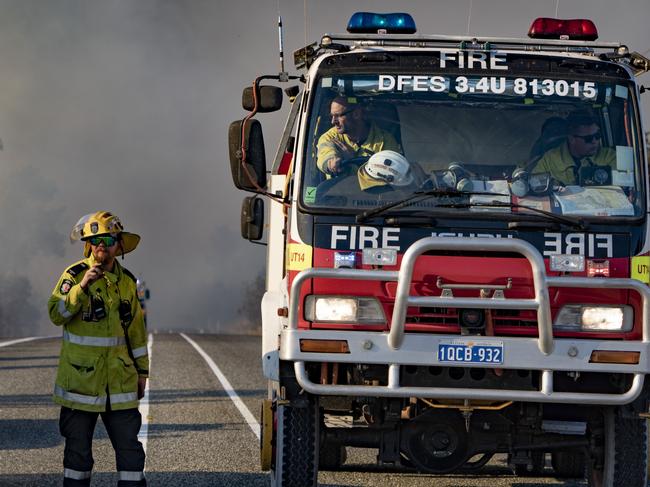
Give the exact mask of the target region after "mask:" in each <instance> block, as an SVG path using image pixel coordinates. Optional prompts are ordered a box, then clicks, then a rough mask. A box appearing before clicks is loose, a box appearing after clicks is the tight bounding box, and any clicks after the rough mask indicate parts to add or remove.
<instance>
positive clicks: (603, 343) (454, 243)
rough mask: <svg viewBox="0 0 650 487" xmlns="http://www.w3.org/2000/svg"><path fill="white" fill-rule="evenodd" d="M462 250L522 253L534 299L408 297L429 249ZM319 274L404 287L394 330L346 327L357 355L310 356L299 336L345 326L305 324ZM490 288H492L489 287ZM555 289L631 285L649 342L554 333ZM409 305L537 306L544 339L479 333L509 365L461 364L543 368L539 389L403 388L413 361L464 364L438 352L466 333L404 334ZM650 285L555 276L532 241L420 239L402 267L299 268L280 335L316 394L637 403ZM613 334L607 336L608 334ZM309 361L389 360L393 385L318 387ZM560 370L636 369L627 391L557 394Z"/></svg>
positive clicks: (335, 334)
mask: <svg viewBox="0 0 650 487" xmlns="http://www.w3.org/2000/svg"><path fill="white" fill-rule="evenodd" d="M435 250H437V251H440V250H455V251H457V250H460V251H468V252H485V253H496V252H516V253H518V254H521V255H522V256H524V257H525V258H526V259H527V260H528V262H529V263H530V265H531V270H532V274H533V284H534V298H533V299H504V298H500V299H496V298H456V297H447V296H443V295H441V296H411V295H409V290H410V285H411V280H412V277H413V270H414V267H415V262H416V260H417V258H418V257H419V256H421V255H422V254H424V253H425V252H428V251H435ZM313 278H328V279H351V280H382V281H397V291H396V296H395V303H394V309H393V315H392V319H391V324H390V330H389V332H387V333H386V332H369V331H349V330H348V331H347V333H346V334H345V339H347V341H348V345H349V350H350V353H347V354H338V353H336V354H335V353H311V352H302V351H301V350H300V339H305V338H309V339H330V340H336V339H341V338H342V332H341V331H338V330H303V329H298V310H299V304H300V302H299V301H300V295H301V294H300V291H301V289H302V286H303V284H304V283H305V282H307V281H308V280H309V279H313ZM486 287H488V286H487V285H486ZM549 287H584V288H594V289H596V288H597V289H631V290H634V291H636V292H638V293H639V295H640V296H641V302H642V305H641V306H642V311H641V320H642V340H641V341H622V340H608V339H607V338H604V339H603V340H594V339H584V340H583V339H577V338H562V339H556V338H554V337H553V323H552V320H551V309H550V300H549V294H548V288H549ZM408 306H429V307H453V308H464V307H469V308H482V309H530V310H536V311H537V327H538V338H530V337H493V336H472V337H471V340H472V341H473V342H474V343H477V344H480V343H481V342H493V341H494V340H495V338H497V339H498V340H499V341H502V342H503V347H504V360H503V363H502V364H499V365H498V366H495V365H494V364H482V363H462V364H460V366H463V367H482V368H495V367H498V368H502V369H527V370H537V371H541V381H540V387H539V390H536V391H530V390H499V389H478V388H467V387H464V388H461V387H459V388H451V387H413V386H401V385H400V367H402V366H407V365H424V366H440V365H444V366H459V364H455V363H451V364H450V363H444V364H441V363H440V362H439V361H438V358H437V356H436V353H435V351H436V350H437V347H438V343H439V342H440V341H441V340H449V339H456V338H459V335H442V334H424V333H417V334H414V333H409V334H405V331H404V322H405V318H406V311H407V307H408ZM649 317H650V290H649V288H648V287H647V286H646V285H645V284H643V283H641V282H640V281H637V280H634V279H624V278H611V279H610V278H605V279H602V278H583V277H549V276H547V275H546V269H545V265H544V260H543V258H542V256H541V255H540V254H539V252H538V251H537V249H536V248H535V247H533V246H532V245H531V244H530V243H528V242H526V241H523V240H520V239H516V238H512V239H507V240H492V239H484V238H473V239H469V238H459V237H427V238H423V239H420V240H418V241H416V242H415V243H413V245H411V246H410V247H409V249H408V250H407V251H406V252H405V253H404V256H403V259H402V263H401V267H400V270H399V271H383V270H363V269H329V268H310V269H306V270H303V271H301V272H300V273H298V274H297V275H296V276H295V278H294V280H293V283H292V286H291V298H290V301H289V320H288V325H287V327H286V328H285V329H283V330H282V332H281V337H280V340H281V346H280V359H282V360H286V361H292V362H294V369H295V374H296V380H297V381H298V383H299V384H300V386H301V387H302V388H303V389H304V390H305V391H307V392H309V393H312V394H316V395H337V396H370V397H422V398H438V399H470V400H471V399H483V400H494V401H529V402H547V403H549V402H554V403H582V404H603V405H619V404H627V403H629V402H632V401H633V400H635V399H636V398H637V397H638V396H639V394H640V393H641V391H642V389H643V384H644V376H645V374H646V373H648V372H649V371H650V363H649V361H648V353H647V352H648V351H649V342H650V323H649ZM605 337H606V335H605ZM594 350H613V351H636V352H640V354H639V355H640V357H639V363H638V364H633V365H629V364H625V365H623V364H606V363H590V362H589V358H590V356H591V352H592V351H594ZM306 362H338V363H363V364H385V365H387V366H388V382H387V385H385V386H374V385H373V386H366V385H336V384H317V383H315V382H313V381H311V380H310V379H309V377H308V374H307V371H306V366H305V363H306ZM554 371H575V372H604V373H608V372H610V373H616V372H618V373H628V374H634V376H633V379H632V385H631V387H630V388H629V389H628V390H627V391H625V392H624V393H620V394H605V393H584V392H558V391H554V388H553V372H554Z"/></svg>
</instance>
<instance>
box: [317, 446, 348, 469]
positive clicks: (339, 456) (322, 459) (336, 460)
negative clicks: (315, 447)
mask: <svg viewBox="0 0 650 487" xmlns="http://www.w3.org/2000/svg"><path fill="white" fill-rule="evenodd" d="M345 460H347V451H346V450H345V446H344V445H341V443H339V442H337V441H325V442H323V443H321V445H320V450H319V452H318V469H319V470H338V469H340V468H341V465H343V464H344V463H345Z"/></svg>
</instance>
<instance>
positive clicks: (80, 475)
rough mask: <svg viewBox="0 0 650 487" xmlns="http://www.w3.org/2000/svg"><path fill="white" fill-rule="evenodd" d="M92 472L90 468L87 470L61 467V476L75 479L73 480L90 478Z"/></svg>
mask: <svg viewBox="0 0 650 487" xmlns="http://www.w3.org/2000/svg"><path fill="white" fill-rule="evenodd" d="M91 473H92V470H88V471H85V472H84V471H81V470H73V469H71V468H64V469H63V476H64V477H67V478H69V479H75V480H85V479H89V478H90V474H91Z"/></svg>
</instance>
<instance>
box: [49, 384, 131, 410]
mask: <svg viewBox="0 0 650 487" xmlns="http://www.w3.org/2000/svg"><path fill="white" fill-rule="evenodd" d="M54 395H55V396H57V397H60V398H61V399H65V400H66V401H73V402H78V403H80V404H88V405H90V406H105V405H106V396H101V397H99V396H86V395H84V394H77V393H76V392H68V391H66V390H65V389H63V387H61V386H60V385H58V384H55V385H54ZM136 397H137V395H136Z"/></svg>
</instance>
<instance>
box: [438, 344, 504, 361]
mask: <svg viewBox="0 0 650 487" xmlns="http://www.w3.org/2000/svg"><path fill="white" fill-rule="evenodd" d="M438 362H445V363H449V362H453V363H475V364H502V363H503V342H498V341H493V342H481V343H473V342H471V341H467V340H451V341H448V342H440V343H439V344H438Z"/></svg>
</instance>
